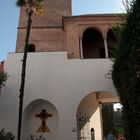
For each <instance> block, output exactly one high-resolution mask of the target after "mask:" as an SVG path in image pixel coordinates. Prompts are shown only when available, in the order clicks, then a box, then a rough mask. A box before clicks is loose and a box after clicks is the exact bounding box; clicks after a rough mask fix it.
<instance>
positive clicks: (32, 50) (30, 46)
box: [28, 44, 35, 52]
mask: <svg viewBox="0 0 140 140" xmlns="http://www.w3.org/2000/svg"><path fill="white" fill-rule="evenodd" d="M28 52H35V45H34V44H29V45H28Z"/></svg>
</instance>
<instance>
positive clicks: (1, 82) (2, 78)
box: [0, 72, 8, 86]
mask: <svg viewBox="0 0 140 140" xmlns="http://www.w3.org/2000/svg"><path fill="white" fill-rule="evenodd" d="M7 79H8V75H7V73H6V72H0V86H5V82H6V80H7Z"/></svg>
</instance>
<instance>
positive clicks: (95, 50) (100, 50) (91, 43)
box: [82, 27, 105, 58]
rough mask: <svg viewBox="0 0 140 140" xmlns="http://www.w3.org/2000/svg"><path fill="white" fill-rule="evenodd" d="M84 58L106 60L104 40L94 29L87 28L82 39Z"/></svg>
mask: <svg viewBox="0 0 140 140" xmlns="http://www.w3.org/2000/svg"><path fill="white" fill-rule="evenodd" d="M82 51H83V58H105V48H104V40H103V37H102V35H101V33H100V32H99V31H98V30H97V29H96V28H93V27H90V28H87V29H86V30H85V31H84V33H83V38H82Z"/></svg>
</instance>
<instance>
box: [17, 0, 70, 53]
mask: <svg viewBox="0 0 140 140" xmlns="http://www.w3.org/2000/svg"><path fill="white" fill-rule="evenodd" d="M63 16H71V0H44V14H43V15H41V16H33V17H32V29H31V35H30V41H29V44H31V45H32V46H34V47H35V49H34V51H35V52H47V51H63V50H65V48H64V45H63V44H64V43H63V42H64V33H63V30H62V17H63ZM26 23H27V15H26V11H25V8H24V7H22V8H21V10H20V20H19V27H18V34H17V46H16V52H23V48H24V40H25V33H26Z"/></svg>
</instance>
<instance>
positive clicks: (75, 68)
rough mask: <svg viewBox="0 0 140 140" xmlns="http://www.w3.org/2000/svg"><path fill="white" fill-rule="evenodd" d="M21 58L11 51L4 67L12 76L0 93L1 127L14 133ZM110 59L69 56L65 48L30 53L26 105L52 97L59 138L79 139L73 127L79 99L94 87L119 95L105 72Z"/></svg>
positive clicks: (92, 90) (94, 89) (60, 139)
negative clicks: (56, 113)
mask: <svg viewBox="0 0 140 140" xmlns="http://www.w3.org/2000/svg"><path fill="white" fill-rule="evenodd" d="M21 60H22V54H20V53H11V54H8V58H7V60H6V62H5V67H4V69H5V71H6V72H8V75H9V78H8V81H7V82H6V87H5V88H3V89H2V93H1V95H0V128H7V129H8V130H10V131H12V132H13V133H14V134H15V135H17V120H18V100H19V99H18V96H19V88H20V76H21ZM111 63H112V62H111V61H110V60H108V59H86V60H84V59H83V60H82V59H71V60H70V59H69V60H68V59H67V53H66V52H44V53H29V54H28V60H27V73H26V84H25V96H24V109H25V108H26V107H27V106H28V105H29V104H30V103H31V102H33V101H34V100H37V99H45V100H46V101H49V102H50V103H52V104H53V105H54V107H55V108H56V110H57V112H58V114H59V126H58V127H59V135H58V138H57V140H76V139H77V133H76V132H72V130H73V129H76V127H77V126H76V112H77V108H78V105H79V103H80V101H81V100H82V99H83V98H84V97H85V96H86V95H88V94H89V93H92V92H94V91H107V92H109V93H112V94H114V95H116V91H115V89H114V87H113V84H112V81H111V80H110V79H109V78H106V76H105V75H106V74H107V73H108V72H109V70H110V69H111ZM32 129H33V128H32ZM23 131H24V130H23ZM50 140H53V139H51V138H50ZM55 140H56V139H55ZM97 140H100V139H97Z"/></svg>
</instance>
